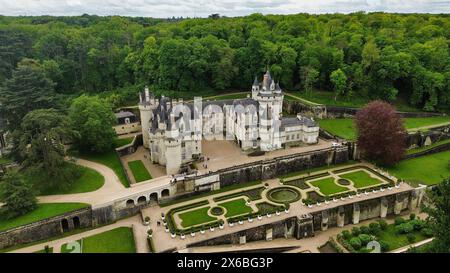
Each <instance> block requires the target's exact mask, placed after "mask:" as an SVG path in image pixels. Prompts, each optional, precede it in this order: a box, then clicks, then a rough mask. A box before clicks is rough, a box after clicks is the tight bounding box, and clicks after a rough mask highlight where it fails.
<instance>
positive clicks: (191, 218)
mask: <svg viewBox="0 0 450 273" xmlns="http://www.w3.org/2000/svg"><path fill="white" fill-rule="evenodd" d="M209 209H210V207H203V208H199V209H194V210H191V211H187V212H182V213H180V214H178V216H179V217H180V219H181V226H182V227H183V228H187V227H191V226H196V225H200V224H205V223H208V222H212V221H216V220H217V219H216V218H215V217H211V216H209V215H208V210H209Z"/></svg>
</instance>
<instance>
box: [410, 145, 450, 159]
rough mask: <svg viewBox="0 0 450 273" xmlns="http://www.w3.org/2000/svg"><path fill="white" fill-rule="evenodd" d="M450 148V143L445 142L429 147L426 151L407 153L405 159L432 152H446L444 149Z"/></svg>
mask: <svg viewBox="0 0 450 273" xmlns="http://www.w3.org/2000/svg"><path fill="white" fill-rule="evenodd" d="M448 150H450V143H445V144H442V145H439V146H436V147H433V148H430V149H427V150H425V151H421V152H417V153H414V154H407V155H405V157H404V159H410V158H416V157H419V156H424V155H430V154H434V153H440V152H444V151H448Z"/></svg>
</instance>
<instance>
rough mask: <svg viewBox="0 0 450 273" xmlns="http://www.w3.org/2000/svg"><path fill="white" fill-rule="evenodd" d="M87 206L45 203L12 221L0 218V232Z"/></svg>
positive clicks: (81, 204) (82, 204)
mask: <svg viewBox="0 0 450 273" xmlns="http://www.w3.org/2000/svg"><path fill="white" fill-rule="evenodd" d="M87 206H88V204H84V203H45V204H38V207H37V208H36V209H35V210H33V211H31V212H29V213H27V214H25V215H21V216H18V217H15V218H12V219H3V218H1V216H0V231H2V230H8V229H11V228H15V227H18V226H23V225H26V224H30V223H33V222H36V221H39V220H43V219H46V218H50V217H53V216H57V215H61V214H64V213H66V212H70V211H74V210H77V209H81V208H85V207H87Z"/></svg>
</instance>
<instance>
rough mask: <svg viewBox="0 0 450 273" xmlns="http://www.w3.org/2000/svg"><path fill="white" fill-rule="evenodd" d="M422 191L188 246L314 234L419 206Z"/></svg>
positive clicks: (298, 216) (254, 228)
mask: <svg viewBox="0 0 450 273" xmlns="http://www.w3.org/2000/svg"><path fill="white" fill-rule="evenodd" d="M421 195H423V191H422V190H417V189H411V190H410V191H406V192H402V193H394V194H391V195H386V196H382V197H377V198H374V199H369V200H364V201H360V202H357V201H356V202H354V203H351V204H347V205H342V206H339V207H334V208H329V209H327V208H326V207H324V209H323V210H321V211H316V212H313V213H311V214H307V215H302V216H300V215H293V216H292V217H289V218H286V219H283V220H280V221H277V222H273V223H270V224H265V225H261V226H257V227H253V228H249V229H245V230H241V231H237V232H235V233H231V234H226V235H223V236H219V237H216V238H211V239H207V240H204V241H200V242H196V243H192V244H190V245H188V246H187V247H198V246H212V245H222V244H242V243H246V242H251V241H257V240H267V241H270V240H273V239H276V238H296V239H301V238H305V237H312V236H314V234H315V233H316V232H319V231H324V230H327V229H328V228H330V227H336V226H338V227H342V226H344V225H348V224H357V223H359V222H361V221H364V220H369V219H374V218H379V217H381V218H385V217H386V216H387V215H392V214H394V215H399V214H400V213H404V212H405V211H408V210H412V209H415V208H417V207H418V206H419V205H420V201H421Z"/></svg>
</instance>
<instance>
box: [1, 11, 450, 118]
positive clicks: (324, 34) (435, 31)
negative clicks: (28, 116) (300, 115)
mask: <svg viewBox="0 0 450 273" xmlns="http://www.w3.org/2000/svg"><path fill="white" fill-rule="evenodd" d="M449 38H450V21H449V15H448V14H447V15H429V14H408V15H406V14H387V13H371V14H366V13H363V12H361V13H353V14H349V15H343V14H327V15H308V14H297V15H287V16H281V15H267V16H263V15H261V14H253V15H250V16H246V17H236V18H218V16H213V17H211V18H205V19H201V18H196V19H173V20H163V19H152V18H128V17H99V16H89V15H83V16H79V17H47V16H41V17H0V82H5V86H6V88H8V86H10V88H12V87H11V86H12V85H14V83H12V82H11V81H15V80H16V81H17V80H18V81H23V78H24V77H28V76H29V75H28V74H27V73H28V72H27V71H24V70H26V69H29V67H28V68H27V67H26V66H27V65H22V68H20V65H18V64H20V62H21V61H22V60H23V59H24V58H28V59H27V60H25V61H26V62H28V66H29V64H30V63H32V65H33V66H35V67H37V66H38V67H39V69H38V70H39V71H41V72H42V73H43V74H44V75H45V77H46V78H47V79H48V81H47V79H42V78H40V84H41V85H46V84H49V86H50V88H49V89H48V91H49V92H51V93H52V92H54V94H55V95H61V94H69V95H78V94H80V93H89V94H96V93H100V92H104V91H113V90H127V91H128V93H129V94H130V93H134V94H136V91H137V88H138V87H139V88H140V87H142V86H143V85H146V84H147V85H150V86H151V87H152V88H153V89H154V90H156V91H157V92H158V91H159V90H164V91H165V92H167V91H172V92H178V91H188V92H189V93H192V94H196V92H200V91H201V90H208V89H210V90H229V89H234V90H247V89H248V88H249V85H250V84H251V83H252V80H253V78H254V77H255V75H259V76H260V74H261V72H263V71H264V69H265V67H267V66H268V67H269V68H270V69H271V72H272V74H273V76H274V77H275V79H277V80H279V81H280V85H281V86H282V88H284V89H287V90H301V91H305V92H312V90H315V89H321V90H327V91H330V92H336V94H337V95H339V98H340V99H345V98H351V97H352V96H353V97H361V96H364V97H369V98H373V99H375V98H380V99H384V100H388V101H393V100H395V99H396V98H397V97H402V98H404V99H406V100H407V101H408V103H409V104H410V105H412V106H415V107H417V108H419V109H423V110H426V111H436V110H448V108H449V105H450V55H449ZM29 59H31V60H29ZM17 74H19V75H17ZM21 77H22V78H21ZM15 78H17V79H15ZM3 89H5V87H4V88H3ZM3 92H4V91H3ZM0 103H1V102H0ZM3 103H4V104H5V103H7V100H3Z"/></svg>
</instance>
